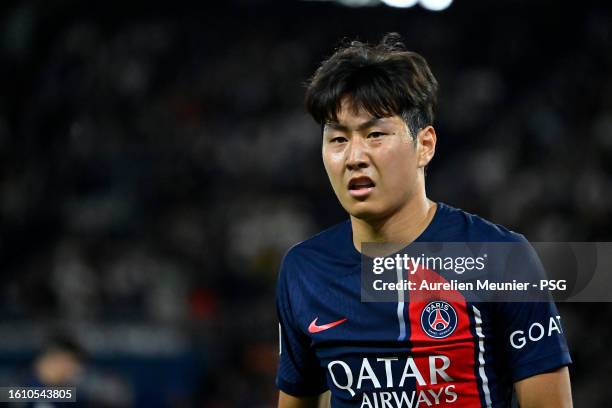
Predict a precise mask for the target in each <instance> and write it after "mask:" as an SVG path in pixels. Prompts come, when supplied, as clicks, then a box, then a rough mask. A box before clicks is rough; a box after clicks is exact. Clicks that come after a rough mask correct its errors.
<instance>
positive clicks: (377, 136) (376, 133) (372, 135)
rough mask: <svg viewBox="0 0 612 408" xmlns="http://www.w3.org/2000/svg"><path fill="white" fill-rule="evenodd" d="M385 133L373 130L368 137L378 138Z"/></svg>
mask: <svg viewBox="0 0 612 408" xmlns="http://www.w3.org/2000/svg"><path fill="white" fill-rule="evenodd" d="M384 135H385V134H384V133H383V132H372V133H370V134H369V135H368V138H370V139H378V138H379V137H381V136H384Z"/></svg>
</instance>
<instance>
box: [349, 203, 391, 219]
mask: <svg viewBox="0 0 612 408" xmlns="http://www.w3.org/2000/svg"><path fill="white" fill-rule="evenodd" d="M348 213H349V214H350V215H351V217H353V218H357V219H358V220H361V221H365V222H372V221H377V220H380V219H381V218H384V212H383V211H381V210H380V209H377V208H375V206H373V205H369V203H358V204H357V205H353V206H352V207H351V208H349V209H348Z"/></svg>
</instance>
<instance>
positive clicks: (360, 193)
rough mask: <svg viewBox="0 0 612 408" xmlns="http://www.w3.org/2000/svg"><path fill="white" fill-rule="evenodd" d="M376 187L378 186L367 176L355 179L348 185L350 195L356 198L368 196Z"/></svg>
mask: <svg viewBox="0 0 612 408" xmlns="http://www.w3.org/2000/svg"><path fill="white" fill-rule="evenodd" d="M374 187H376V184H375V183H374V182H373V181H372V179H371V178H369V177H366V176H361V177H354V178H352V179H351V180H350V181H349V183H348V189H349V193H350V195H351V196H353V197H356V198H361V197H366V196H368V195H369V194H370V193H371V192H372V190H373V189H374Z"/></svg>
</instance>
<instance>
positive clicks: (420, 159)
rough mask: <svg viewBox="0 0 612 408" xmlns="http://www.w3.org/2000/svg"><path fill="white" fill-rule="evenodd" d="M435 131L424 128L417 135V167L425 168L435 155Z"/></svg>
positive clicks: (430, 127) (430, 128)
mask: <svg viewBox="0 0 612 408" xmlns="http://www.w3.org/2000/svg"><path fill="white" fill-rule="evenodd" d="M436 140H437V136H436V130H435V129H434V128H433V126H426V127H424V128H423V129H421V130H419V132H418V133H417V166H418V167H419V168H422V167H425V166H427V165H428V164H429V162H430V161H431V159H432V158H433V157H434V154H435V153H436Z"/></svg>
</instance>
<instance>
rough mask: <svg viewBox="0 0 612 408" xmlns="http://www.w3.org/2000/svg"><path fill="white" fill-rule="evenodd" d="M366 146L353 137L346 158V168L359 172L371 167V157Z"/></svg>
mask: <svg viewBox="0 0 612 408" xmlns="http://www.w3.org/2000/svg"><path fill="white" fill-rule="evenodd" d="M367 148H368V147H367V146H366V144H365V143H364V142H363V141H362V140H361V139H360V138H358V137H353V138H352V140H351V143H350V145H349V149H348V152H347V157H346V167H347V168H348V169H349V170H358V169H362V168H365V167H368V165H369V158H368V157H369V156H368V151H367Z"/></svg>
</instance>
